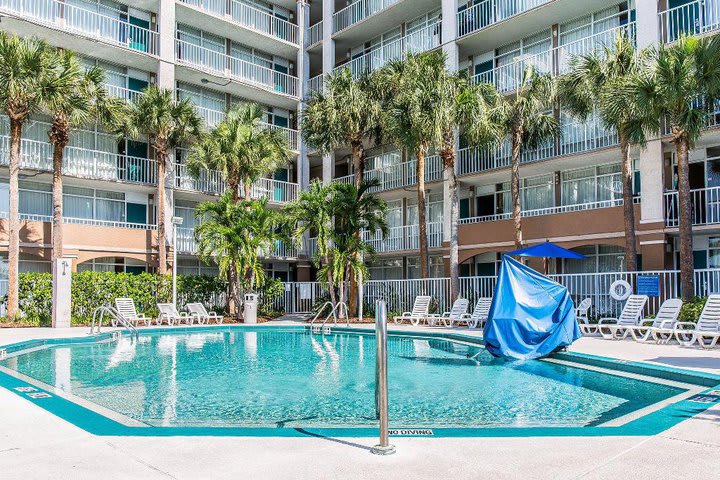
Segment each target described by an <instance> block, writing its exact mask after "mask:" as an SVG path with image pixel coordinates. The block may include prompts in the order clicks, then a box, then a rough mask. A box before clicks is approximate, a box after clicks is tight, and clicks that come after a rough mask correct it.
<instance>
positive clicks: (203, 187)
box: [175, 163, 225, 195]
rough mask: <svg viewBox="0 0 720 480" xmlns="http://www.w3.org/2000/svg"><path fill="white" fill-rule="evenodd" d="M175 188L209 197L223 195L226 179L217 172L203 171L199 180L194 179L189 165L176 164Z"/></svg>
mask: <svg viewBox="0 0 720 480" xmlns="http://www.w3.org/2000/svg"><path fill="white" fill-rule="evenodd" d="M175 188H177V189H178V190H186V191H189V192H202V193H207V194H209V195H222V194H223V193H224V192H225V177H223V175H222V173H220V172H219V171H217V170H205V169H202V170H201V171H200V174H199V175H198V178H194V177H193V176H192V175H190V173H189V172H188V170H187V165H184V164H182V163H176V164H175Z"/></svg>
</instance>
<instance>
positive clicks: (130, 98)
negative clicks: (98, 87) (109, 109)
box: [105, 84, 144, 102]
mask: <svg viewBox="0 0 720 480" xmlns="http://www.w3.org/2000/svg"><path fill="white" fill-rule="evenodd" d="M105 88H106V89H107V92H108V94H109V95H111V96H113V97H116V98H120V99H122V100H125V101H126V102H136V101H137V100H139V99H140V97H142V96H143V95H144V93H143V92H138V91H137V90H131V89H129V88H125V87H118V86H116V85H109V84H105Z"/></svg>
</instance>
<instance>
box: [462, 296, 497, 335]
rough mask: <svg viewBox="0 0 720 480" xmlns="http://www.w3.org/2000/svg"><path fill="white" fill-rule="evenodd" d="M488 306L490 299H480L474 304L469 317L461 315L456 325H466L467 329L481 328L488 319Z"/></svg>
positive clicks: (490, 303)
mask: <svg viewBox="0 0 720 480" xmlns="http://www.w3.org/2000/svg"><path fill="white" fill-rule="evenodd" d="M490 305H492V297H480V298H478V300H477V302H475V308H473V312H472V313H471V314H470V315H467V314H465V315H463V317H462V318H461V319H460V320H459V321H458V322H457V323H466V324H467V326H468V328H476V327H478V326H480V327H482V326H483V324H484V323H485V322H486V321H487V319H488V314H489V313H490Z"/></svg>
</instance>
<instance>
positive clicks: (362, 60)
mask: <svg viewBox="0 0 720 480" xmlns="http://www.w3.org/2000/svg"><path fill="white" fill-rule="evenodd" d="M440 31H441V25H440V22H436V23H434V24H432V25H428V26H427V27H425V28H422V29H420V30H417V31H415V32H412V33H408V34H407V35H405V36H404V37H401V38H398V39H397V40H393V41H392V42H389V43H386V44H384V45H378V46H377V47H376V48H374V49H373V50H372V51H370V52H367V53H365V54H363V55H360V56H359V57H357V58H353V59H351V60H349V61H347V62H345V63H343V64H342V65H339V66H337V67H335V71H338V70H341V69H344V68H349V69H350V72H351V74H352V75H353V77H356V78H357V77H358V76H360V75H361V74H363V73H366V72H372V71H373V70H377V69H379V68H382V67H383V66H384V65H385V64H386V63H388V62H389V61H391V60H396V59H399V58H402V57H403V56H404V55H405V54H407V53H418V52H425V51H427V50H431V49H433V48H436V47H438V46H439V45H440V44H441V43H442V41H441V35H440Z"/></svg>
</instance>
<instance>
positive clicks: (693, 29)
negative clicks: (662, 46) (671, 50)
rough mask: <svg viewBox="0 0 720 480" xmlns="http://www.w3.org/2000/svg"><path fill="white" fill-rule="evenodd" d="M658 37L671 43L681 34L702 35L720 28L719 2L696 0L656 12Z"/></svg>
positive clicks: (714, 0)
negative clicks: (658, 29) (658, 24)
mask: <svg viewBox="0 0 720 480" xmlns="http://www.w3.org/2000/svg"><path fill="white" fill-rule="evenodd" d="M658 16H659V22H660V38H661V39H662V41H663V42H665V43H672V42H674V41H676V40H677V39H678V38H680V36H681V35H702V34H705V33H708V32H712V31H715V30H720V3H719V2H717V1H716V0H696V1H694V2H689V3H686V4H684V5H680V6H678V7H674V8H670V9H668V10H665V11H662V12H660V13H659V14H658Z"/></svg>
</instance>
